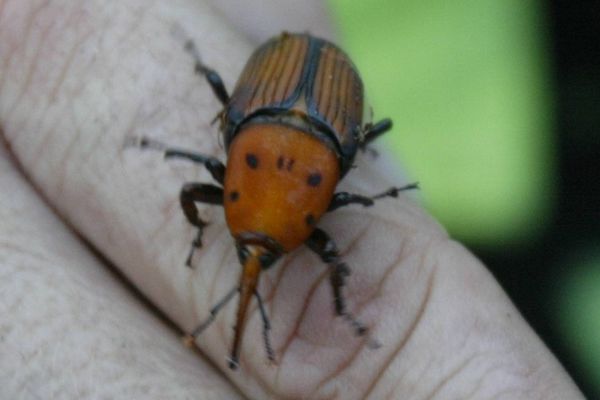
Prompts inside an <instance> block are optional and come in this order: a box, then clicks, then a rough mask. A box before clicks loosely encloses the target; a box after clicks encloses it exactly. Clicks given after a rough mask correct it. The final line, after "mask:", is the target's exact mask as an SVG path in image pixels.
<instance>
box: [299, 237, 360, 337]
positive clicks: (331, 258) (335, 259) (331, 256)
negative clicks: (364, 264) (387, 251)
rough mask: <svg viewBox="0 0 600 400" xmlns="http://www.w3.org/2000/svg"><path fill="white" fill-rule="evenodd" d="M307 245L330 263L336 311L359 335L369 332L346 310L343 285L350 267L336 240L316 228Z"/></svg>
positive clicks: (324, 260)
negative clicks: (343, 258) (339, 251)
mask: <svg viewBox="0 0 600 400" xmlns="http://www.w3.org/2000/svg"><path fill="white" fill-rule="evenodd" d="M306 245H307V246H308V247H309V248H310V249H311V250H312V251H314V252H315V253H317V254H318V255H319V257H321V260H323V262H324V263H326V264H328V265H329V268H330V275H329V281H330V283H331V288H332V289H333V301H334V305H335V313H336V314H337V315H339V316H341V317H343V318H344V319H345V320H346V321H347V322H348V323H350V325H352V327H353V328H354V333H355V334H356V335H357V336H362V335H364V334H365V333H366V332H367V327H366V326H365V325H364V324H363V323H362V322H360V321H358V320H357V319H356V318H354V316H353V315H352V314H351V313H350V312H348V310H346V301H345V299H344V295H343V293H342V287H343V286H344V285H345V283H346V277H347V276H348V275H350V268H348V266H347V265H346V264H345V263H343V262H342V261H341V260H340V257H339V253H338V249H337V246H336V245H335V242H334V241H333V239H331V238H330V237H329V235H327V233H325V232H324V231H322V230H321V229H319V228H316V229H315V230H314V231H313V233H312V234H311V235H310V237H309V238H308V240H307V241H306Z"/></svg>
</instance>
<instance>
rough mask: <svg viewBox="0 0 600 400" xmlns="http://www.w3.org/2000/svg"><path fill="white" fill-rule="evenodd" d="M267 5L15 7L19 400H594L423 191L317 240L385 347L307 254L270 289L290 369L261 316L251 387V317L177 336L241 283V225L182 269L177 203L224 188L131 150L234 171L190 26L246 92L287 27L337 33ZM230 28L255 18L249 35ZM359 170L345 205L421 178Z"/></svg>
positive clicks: (5, 8) (3, 26)
mask: <svg viewBox="0 0 600 400" xmlns="http://www.w3.org/2000/svg"><path fill="white" fill-rule="evenodd" d="M263 3H265V4H264V7H265V8H264V9H262V12H261V13H257V12H256V9H255V8H256V7H257V5H255V4H254V2H240V4H232V3H226V4H225V5H223V4H220V5H219V8H220V11H218V12H217V11H216V10H215V8H213V7H211V6H209V5H207V4H205V3H203V2H201V1H198V0H194V1H192V0H190V1H185V0H182V1H177V2H162V3H161V2H158V1H152V2H150V1H142V0H137V1H135V0H123V1H120V2H114V3H111V2H106V1H100V0H89V1H86V2H73V1H66V0H65V1H59V0H56V1H51V2H47V1H33V0H32V1H25V0H4V1H0V124H1V129H2V139H1V140H0V187H1V188H2V190H0V220H1V221H2V223H1V224H0V300H1V301H0V387H2V390H3V394H6V398H20V399H21V398H32V399H35V398H128V399H131V398H143V399H164V398H202V399H211V398H215V399H221V398H274V399H279V398H282V399H283V398H302V397H304V398H310V399H327V398H339V399H359V398H371V399H383V398H391V399H392V398H393V399H396V398H397V399H424V398H435V399H469V398H472V399H488V398H490V399H491V398H505V399H578V398H582V395H581V393H580V392H579V390H578V389H577V388H576V386H575V384H574V383H573V382H572V380H571V379H570V377H569V376H568V374H567V373H566V372H565V371H564V369H563V368H562V366H561V365H560V364H559V362H558V361H557V360H556V359H555V357H554V356H553V355H552V354H551V352H550V351H549V350H548V349H547V347H546V346H545V345H544V344H543V343H542V342H541V340H540V339H539V338H538V336H537V335H536V334H535V333H534V332H533V331H532V329H531V328H530V327H529V326H528V325H527V323H526V321H525V320H524V319H523V318H522V317H521V316H520V314H519V312H518V311H517V310H516V309H515V307H514V306H513V305H512V303H511V302H510V300H509V299H508V297H507V296H506V294H505V293H504V292H503V291H502V289H501V288H500V287H499V285H498V283H497V282H496V281H495V280H494V278H493V277H492V275H491V274H490V273H489V272H488V271H487V269H486V268H485V266H484V265H482V264H481V263H480V262H479V261H478V260H477V259H476V258H475V257H474V256H473V255H471V254H470V253H469V252H468V250H466V249H465V248H464V247H462V246H461V245H460V244H458V243H456V242H454V241H452V240H450V239H449V238H448V236H447V234H446V233H445V232H444V230H443V229H442V228H441V227H440V225H438V224H437V223H436V222H435V221H434V220H433V219H432V218H431V217H430V216H428V215H427V213H426V212H425V211H423V210H422V209H421V207H420V206H419V205H418V204H417V203H418V202H417V201H415V199H414V196H412V195H410V194H402V195H401V196H400V197H399V198H398V199H382V200H378V202H377V204H376V206H375V207H371V208H368V209H365V208H363V207H362V206H359V205H353V206H348V207H345V208H342V209H339V210H336V211H335V212H333V213H331V214H328V215H327V216H326V217H325V218H324V219H322V220H321V221H320V222H319V224H318V226H319V227H321V228H323V229H324V230H326V231H327V232H328V233H329V234H330V236H331V237H333V238H334V239H335V240H336V241H337V244H338V247H339V248H340V251H341V254H342V256H343V257H344V259H345V260H347V263H348V265H349V266H350V268H351V269H352V275H351V277H350V278H349V279H348V284H347V286H346V287H345V294H346V298H347V305H348V308H349V309H350V310H351V311H352V312H353V313H354V314H355V315H356V316H357V317H358V318H360V319H361V320H362V321H364V323H365V324H366V325H367V326H369V327H370V328H371V329H370V331H369V335H370V336H368V337H367V338H357V337H355V336H354V334H353V331H352V330H351V329H350V328H349V327H348V325H347V324H345V323H344V321H342V320H341V319H340V318H336V317H335V316H334V314H333V300H332V296H331V290H330V287H329V283H328V280H327V279H326V278H327V268H326V266H325V265H323V264H322V262H321V261H320V260H319V259H318V257H316V256H315V255H314V254H313V253H311V252H310V251H309V250H308V249H307V248H305V247H300V248H299V249H297V250H296V251H294V252H293V253H291V254H290V255H288V256H287V257H285V258H284V259H283V260H282V261H280V262H279V263H278V264H277V265H275V266H273V268H272V269H271V270H269V271H268V272H265V273H263V274H262V276H261V282H260V285H259V290H260V291H261V293H262V295H263V297H264V299H265V307H266V310H267V312H268V313H269V315H270V317H271V324H272V327H273V329H272V332H271V338H272V344H273V348H274V351H275V359H276V363H275V364H270V363H269V362H268V361H267V357H266V354H265V349H264V346H263V341H262V333H261V320H260V315H259V313H258V311H257V309H256V304H254V306H253V308H252V309H251V311H250V312H251V314H250V317H249V320H248V324H247V327H246V333H245V337H244V342H243V347H242V352H241V359H240V369H239V370H238V371H236V372H232V371H230V370H229V369H228V368H227V364H226V362H225V358H226V356H227V354H228V351H229V347H230V344H231V339H232V333H233V332H232V329H231V328H232V324H233V318H234V313H235V306H234V304H230V305H229V306H228V307H226V308H225V309H224V310H223V311H222V312H221V314H219V316H218V317H217V318H216V320H215V322H214V323H213V324H212V325H211V326H210V327H209V328H208V329H207V330H206V331H205V332H204V333H203V334H202V335H201V336H200V337H199V338H198V340H197V345H198V349H199V351H196V350H194V349H190V348H187V347H185V346H183V344H182V343H181V341H180V336H181V335H182V334H183V333H185V332H190V331H191V330H193V329H194V327H195V326H196V325H197V324H198V323H199V322H200V321H201V320H203V319H204V318H206V317H207V315H208V311H209V309H210V307H211V305H212V304H213V303H214V302H215V301H217V299H219V298H221V297H222V296H223V295H224V294H226V293H227V291H228V290H229V289H230V288H231V287H232V286H233V285H235V282H237V278H238V273H239V268H240V267H239V263H238V261H237V257H236V255H235V251H234V247H233V241H232V240H231V238H230V236H229V233H228V231H227V229H226V225H225V222H224V216H223V211H222V209H221V208H219V207H214V206H213V207H210V206H204V205H201V206H200V210H201V214H202V216H203V217H204V218H205V219H207V220H209V221H210V222H211V224H210V226H209V227H208V228H207V229H206V231H205V237H204V247H203V248H202V249H200V250H198V251H197V252H196V253H195V254H194V257H193V265H194V269H189V268H187V267H185V265H184V262H185V258H186V255H187V251H188V246H189V243H190V241H191V240H192V238H193V236H194V231H193V229H192V227H191V226H190V225H189V224H187V222H186V221H185V218H184V216H183V214H182V212H181V210H180V208H179V203H178V192H179V189H180V187H181V186H182V185H183V183H184V182H187V181H202V182H210V176H209V174H208V173H206V171H205V170H204V169H203V168H202V167H201V166H197V165H193V164H190V163H186V162H184V161H181V160H179V161H169V162H164V161H163V160H162V157H161V155H160V153H158V152H152V151H140V150H139V149H131V148H128V149H124V148H123V142H124V139H125V137H127V136H131V135H146V136H151V137H154V138H157V139H160V140H162V141H166V142H168V143H170V144H175V145H177V146H179V147H184V148H189V149H194V150H197V151H200V152H202V153H205V154H211V155H215V156H217V157H219V158H220V159H221V160H225V154H224V150H223V149H222V147H221V146H220V145H219V140H218V137H217V130H216V127H215V126H211V125H210V121H211V120H212V119H213V117H214V116H215V114H216V113H217V112H218V111H219V103H218V101H217V100H216V99H215V98H214V96H213V94H212V92H211V90H210V88H209V86H208V85H207V84H206V82H205V81H204V80H202V79H201V78H200V77H198V76H197V75H194V73H193V62H192V60H191V58H190V57H189V54H186V52H185V51H184V50H183V47H182V46H181V32H185V34H186V35H189V37H191V38H192V39H194V40H195V42H196V44H197V46H198V49H199V51H200V53H201V54H202V56H203V58H204V60H205V62H206V63H207V64H209V65H210V66H211V67H213V68H214V69H216V70H218V71H219V72H220V73H221V76H222V77H223V79H224V81H225V84H226V85H227V87H228V88H229V89H231V88H232V86H233V84H234V83H235V80H236V77H237V74H239V72H240V70H241V68H242V66H243V64H244V62H245V60H246V58H247V57H248V55H249V54H250V52H251V51H252V49H253V47H254V46H255V45H256V44H257V43H256V41H259V40H263V39H265V38H266V37H268V36H270V35H271V34H273V33H276V32H278V31H280V30H281V29H283V28H285V27H287V28H288V29H290V30H306V29H307V28H306V27H309V29H311V31H316V32H317V33H319V34H320V35H321V36H323V35H325V36H329V37H332V36H331V34H330V33H329V30H328V29H327V21H326V20H325V17H324V13H323V11H322V5H320V4H318V3H316V2H304V3H303V4H302V7H301V10H302V12H294V10H293V7H299V6H298V4H299V2H294V3H293V4H296V5H290V6H286V7H287V8H286V7H283V8H284V9H283V10H282V6H281V5H280V4H281V3H280V2H277V4H278V5H277V6H275V7H273V8H271V7H268V6H267V5H266V3H267V2H263ZM263 3H261V7H262V6H263ZM244 7H247V8H248V10H247V11H246V12H245V11H244ZM290 7H291V8H290ZM269 13H272V14H269ZM227 16H230V17H231V19H234V17H240V16H243V17H244V20H243V22H240V23H239V25H236V28H235V29H234V28H233V27H232V25H231V22H230V19H228V18H227ZM274 21H276V22H274ZM309 22H310V23H309ZM265 26H271V27H272V30H271V31H269V30H267V29H265ZM380 117H383V116H380ZM390 134H394V133H393V132H392V133H390ZM356 164H357V166H358V168H356V169H353V170H352V171H351V172H350V173H349V175H348V177H347V178H346V179H344V181H343V183H342V184H341V186H340V188H339V189H341V190H346V191H352V192H357V193H361V194H367V195H368V194H374V193H378V192H380V191H381V190H384V189H386V188H387V187H389V186H392V185H401V184H405V183H407V182H392V181H391V180H390V179H389V178H385V174H384V173H383V172H382V167H381V164H382V163H381V162H380V161H378V160H373V159H372V157H370V156H369V155H368V154H366V155H360V156H359V157H358V159H357V161H356ZM424 190H426V189H424ZM115 271H119V273H115ZM125 280H128V281H129V282H130V283H131V285H129V284H124V283H123V282H124V281H125ZM532 284H533V283H532ZM134 287H135V288H137V289H138V290H139V292H137V291H134V289H133V288H134ZM142 296H143V297H145V298H147V299H148V300H149V302H145V301H142V300H140V298H141V297H142ZM154 307H156V308H157V309H159V310H160V312H161V313H162V314H163V315H164V316H165V319H161V318H158V317H157V315H158V313H157V312H156V311H155V310H154ZM166 320H169V321H172V323H173V324H172V325H171V324H170V323H168V322H166ZM371 339H373V340H377V342H379V343H380V344H381V347H379V348H378V349H372V348H370V347H372V346H368V344H369V340H371Z"/></svg>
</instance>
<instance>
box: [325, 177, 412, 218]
mask: <svg viewBox="0 0 600 400" xmlns="http://www.w3.org/2000/svg"><path fill="white" fill-rule="evenodd" d="M418 188H419V184H418V183H416V182H414V183H409V184H408V185H405V186H401V187H395V186H394V187H391V188H389V189H388V190H386V191H385V192H382V193H379V194H376V195H374V196H362V195H360V194H354V193H348V192H338V193H336V194H334V195H333V198H332V199H331V203H329V208H327V211H333V210H337V209H338V208H340V207H344V206H347V205H349V204H362V205H363V206H365V207H370V206H372V205H373V204H375V200H378V199H382V198H384V197H398V194H399V193H400V192H403V191H405V190H412V189H418Z"/></svg>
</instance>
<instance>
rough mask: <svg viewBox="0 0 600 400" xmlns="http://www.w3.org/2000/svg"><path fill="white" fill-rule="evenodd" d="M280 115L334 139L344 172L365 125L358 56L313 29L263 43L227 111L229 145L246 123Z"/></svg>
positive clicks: (348, 166) (253, 56) (226, 124)
mask: <svg viewBox="0 0 600 400" xmlns="http://www.w3.org/2000/svg"><path fill="white" fill-rule="evenodd" d="M274 117H278V118H279V119H281V120H282V121H283V122H284V123H286V124H291V125H294V126H297V127H299V128H300V129H302V130H307V131H310V132H313V133H317V134H320V135H321V136H323V137H326V138H328V139H329V141H330V142H331V143H330V144H331V145H332V146H333V148H334V150H335V151H336V152H337V153H338V158H339V161H340V167H341V173H342V176H343V175H344V174H345V173H346V172H347V171H348V168H350V166H351V165H352V161H353V160H354V156H355V154H356V151H357V148H358V145H359V142H360V137H359V136H360V132H361V131H360V130H361V128H362V124H363V120H362V117H363V85H362V81H361V79H360V76H359V75H358V72H357V71H356V68H355V67H354V65H353V64H352V61H350V59H349V58H348V56H347V55H346V54H345V53H344V52H343V51H342V50H340V49H339V48H338V47H337V46H335V45H333V44H332V43H329V42H327V41H325V40H323V39H319V38H315V37H312V36H310V35H308V34H288V33H284V34H282V35H280V36H278V37H276V38H273V39H271V40H269V41H268V42H266V43H265V44H263V45H262V46H260V47H259V48H258V49H257V50H256V51H255V52H254V53H253V54H252V56H251V57H250V59H249V60H248V62H247V64H246V66H245V67H244V69H243V71H242V73H241V75H240V78H239V80H238V82H237V84H236V86H235V89H234V91H233V93H232V95H231V99H230V101H229V104H228V105H227V107H226V110H225V113H224V115H223V133H224V137H225V144H226V146H229V144H230V143H231V141H232V140H233V138H234V136H235V135H236V134H237V133H238V132H239V128H240V126H241V125H242V124H243V123H244V122H246V121H248V120H250V119H254V118H265V119H273V118H274Z"/></svg>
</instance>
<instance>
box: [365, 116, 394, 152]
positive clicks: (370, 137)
mask: <svg viewBox="0 0 600 400" xmlns="http://www.w3.org/2000/svg"><path fill="white" fill-rule="evenodd" d="M390 129H392V120H391V119H389V118H385V119H382V120H381V121H379V122H377V123H375V124H370V123H369V124H367V125H366V126H365V127H364V134H363V137H362V140H361V142H360V145H359V147H360V149H361V150H365V149H366V148H367V146H368V145H369V144H371V142H372V141H374V140H375V139H377V138H378V137H379V136H381V135H383V134H384V133H386V132H387V131H389V130H390Z"/></svg>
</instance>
